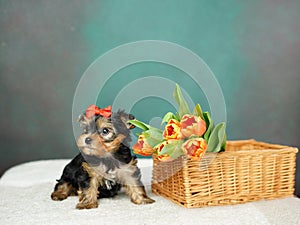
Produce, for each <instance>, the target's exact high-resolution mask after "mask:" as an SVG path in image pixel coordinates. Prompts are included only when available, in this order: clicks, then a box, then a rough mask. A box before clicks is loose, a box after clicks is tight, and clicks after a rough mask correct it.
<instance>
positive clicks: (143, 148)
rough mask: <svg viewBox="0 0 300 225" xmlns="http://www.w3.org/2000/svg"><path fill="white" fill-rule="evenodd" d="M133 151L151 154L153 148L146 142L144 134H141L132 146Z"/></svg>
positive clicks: (140, 153) (145, 154) (143, 154)
mask: <svg viewBox="0 0 300 225" xmlns="http://www.w3.org/2000/svg"><path fill="white" fill-rule="evenodd" d="M132 149H133V153H134V154H139V155H142V156H150V155H152V154H153V148H152V147H151V146H150V145H149V144H148V142H147V140H146V138H145V135H144V134H141V135H140V136H139V138H138V141H137V142H136V143H135V144H134V145H133V146H132Z"/></svg>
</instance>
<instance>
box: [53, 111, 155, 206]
mask: <svg viewBox="0 0 300 225" xmlns="http://www.w3.org/2000/svg"><path fill="white" fill-rule="evenodd" d="M91 107H92V108H94V109H93V110H89V109H91ZM95 107H96V106H90V107H89V108H88V110H87V111H86V113H85V114H82V115H80V117H79V119H78V121H79V123H80V126H81V128H82V129H83V133H82V134H81V135H80V136H79V137H78V139H77V146H78V147H79V148H80V150H81V153H80V154H78V155H77V156H76V157H75V158H74V159H73V160H72V161H71V162H70V163H69V164H68V165H66V167H65V168H64V170H63V174H62V176H61V178H60V179H59V180H57V181H58V183H57V184H56V185H55V188H54V192H53V193H52V194H51V198H52V199H53V200H64V199H66V198H67V197H68V196H71V195H79V203H78V204H77V206H76V208H77V209H90V208H97V207H98V200H97V199H98V198H103V197H113V196H115V195H116V194H117V193H118V191H119V190H120V189H121V187H125V192H126V194H127V195H128V196H129V197H130V199H131V201H132V202H133V203H135V204H149V203H153V202H154V200H152V199H151V198H149V197H148V196H147V194H146V192H145V188H144V186H143V184H142V182H141V173H140V170H139V168H138V167H137V165H136V164H137V160H136V157H134V156H132V155H131V152H130V148H129V147H128V146H129V143H130V141H131V137H130V129H132V128H134V126H133V125H131V124H129V123H128V120H129V119H134V117H133V116H132V115H128V114H126V113H125V112H124V111H118V112H117V113H113V114H111V113H110V112H109V110H110V108H109V109H107V108H106V109H104V110H102V112H101V110H100V111H99V108H97V107H96V108H95ZM95 109H96V110H95ZM105 110H106V112H105ZM91 111H92V112H91ZM98 111H99V112H98Z"/></svg>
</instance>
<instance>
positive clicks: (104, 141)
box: [77, 111, 134, 157]
mask: <svg viewBox="0 0 300 225" xmlns="http://www.w3.org/2000/svg"><path fill="white" fill-rule="evenodd" d="M130 119H134V116H132V115H128V114H126V113H125V112H124V111H118V112H116V113H113V114H112V115H111V116H110V117H104V116H99V115H98V116H92V117H87V116H86V115H85V114H82V115H80V116H79V119H78V121H79V123H80V126H81V128H82V129H83V133H82V134H81V135H80V136H79V137H78V139H77V145H78V147H79V148H80V149H81V151H82V153H83V154H85V155H88V156H96V157H108V156H110V155H111V153H113V152H115V151H116V150H118V149H119V147H120V145H121V144H123V145H126V146H129V142H130V141H131V138H130V129H132V128H134V126H133V125H132V124H129V123H128V120H130Z"/></svg>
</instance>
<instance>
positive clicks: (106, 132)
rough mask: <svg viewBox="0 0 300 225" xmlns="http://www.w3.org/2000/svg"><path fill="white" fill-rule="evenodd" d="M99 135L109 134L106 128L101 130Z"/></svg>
mask: <svg viewBox="0 0 300 225" xmlns="http://www.w3.org/2000/svg"><path fill="white" fill-rule="evenodd" d="M100 133H101V134H102V135H108V134H109V130H108V129H107V128H103V129H101V131H100Z"/></svg>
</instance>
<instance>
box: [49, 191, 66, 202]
mask: <svg viewBox="0 0 300 225" xmlns="http://www.w3.org/2000/svg"><path fill="white" fill-rule="evenodd" d="M67 197H68V195H67V194H66V193H63V192H60V191H54V192H52V194H51V198H52V200H54V201H62V200H64V199H66V198H67Z"/></svg>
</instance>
